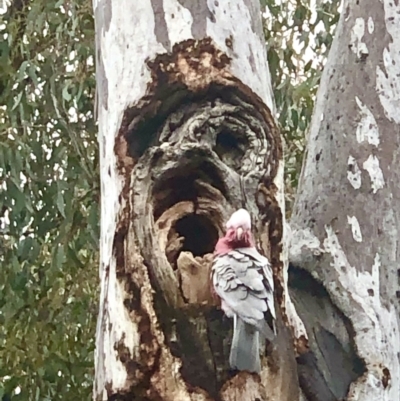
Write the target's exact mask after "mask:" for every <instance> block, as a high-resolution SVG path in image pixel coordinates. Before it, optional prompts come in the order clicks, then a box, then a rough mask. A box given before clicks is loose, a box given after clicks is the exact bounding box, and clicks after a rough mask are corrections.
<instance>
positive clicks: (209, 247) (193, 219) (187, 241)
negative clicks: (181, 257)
mask: <svg viewBox="0 0 400 401" xmlns="http://www.w3.org/2000/svg"><path fill="white" fill-rule="evenodd" d="M175 230H176V232H177V233H178V234H179V236H180V237H184V241H183V246H182V249H181V251H187V252H191V253H192V254H193V256H203V255H205V254H207V253H212V252H213V251H214V247H215V244H216V243H217V240H218V231H217V229H216V228H215V227H214V225H213V224H212V222H211V221H210V220H209V219H208V218H207V217H205V216H202V215H199V214H189V215H187V216H185V217H182V218H181V219H179V220H178V221H177V222H176V225H175Z"/></svg>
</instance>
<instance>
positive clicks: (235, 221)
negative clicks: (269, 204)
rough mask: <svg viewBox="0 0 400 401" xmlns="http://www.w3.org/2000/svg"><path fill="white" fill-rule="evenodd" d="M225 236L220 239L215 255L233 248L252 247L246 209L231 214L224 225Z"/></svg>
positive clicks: (248, 216)
mask: <svg viewBox="0 0 400 401" xmlns="http://www.w3.org/2000/svg"><path fill="white" fill-rule="evenodd" d="M226 229H227V231H226V234H225V236H224V237H222V238H220V239H219V241H218V242H217V245H216V247H215V253H216V254H217V255H221V254H224V253H227V252H230V251H231V250H232V249H235V248H247V247H252V246H254V242H253V237H252V235H251V217H250V214H249V212H248V211H247V210H246V209H239V210H237V211H236V212H234V213H233V214H232V216H231V217H230V219H229V220H228V222H227V223H226Z"/></svg>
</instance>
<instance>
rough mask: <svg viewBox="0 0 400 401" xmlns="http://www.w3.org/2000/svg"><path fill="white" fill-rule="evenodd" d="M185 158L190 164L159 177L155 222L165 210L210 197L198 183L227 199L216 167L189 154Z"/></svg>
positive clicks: (154, 195) (155, 199)
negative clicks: (177, 204) (214, 190)
mask: <svg viewBox="0 0 400 401" xmlns="http://www.w3.org/2000/svg"><path fill="white" fill-rule="evenodd" d="M185 157H186V158H188V159H190V162H187V163H183V165H182V167H181V168H179V169H177V170H170V171H168V172H166V173H165V174H163V175H162V176H160V177H157V180H156V182H155V185H154V188H153V199H154V201H153V210H154V220H157V219H158V218H159V217H160V216H161V215H162V214H163V213H164V212H165V210H167V209H169V208H170V207H171V206H172V205H174V204H175V203H178V202H182V201H192V202H193V203H196V201H197V199H198V198H199V197H210V194H209V193H208V192H207V191H205V190H204V189H203V188H201V187H199V186H198V185H197V183H196V181H201V182H203V183H206V184H208V185H211V186H212V187H213V188H215V189H217V190H218V191H220V192H221V194H223V195H225V196H226V197H227V195H228V193H227V191H226V189H225V184H224V182H223V180H222V178H221V177H220V174H219V173H218V171H217V170H216V169H215V167H214V166H213V165H212V164H211V163H209V162H206V161H203V162H200V163H199V162H198V161H197V158H198V157H203V155H200V156H196V154H192V153H190V152H188V153H187V154H185Z"/></svg>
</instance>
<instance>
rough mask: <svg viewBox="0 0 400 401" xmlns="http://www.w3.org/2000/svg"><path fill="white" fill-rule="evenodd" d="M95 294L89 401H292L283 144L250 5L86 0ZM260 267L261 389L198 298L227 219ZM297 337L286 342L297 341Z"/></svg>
mask: <svg viewBox="0 0 400 401" xmlns="http://www.w3.org/2000/svg"><path fill="white" fill-rule="evenodd" d="M94 10H95V19H96V37H97V83H98V108H99V110H98V115H99V120H98V122H99V131H100V132H99V141H100V152H101V188H102V206H101V209H102V214H101V266H100V277H101V295H100V310H99V318H98V326H97V350H96V366H95V369H96V379H95V385H94V399H95V400H122V399H123V400H133V399H135V400H141V399H143V400H144V399H146V400H171V401H172V400H175V401H178V400H179V401H184V400H213V399H218V400H232V401H233V400H244V399H245V400H256V399H259V400H267V399H276V400H278V399H279V400H281V401H285V400H288V401H293V400H296V399H298V397H299V395H298V392H299V389H298V380H297V371H296V361H295V350H294V346H296V347H297V346H298V343H296V344H294V343H293V336H292V332H291V330H290V329H289V328H288V327H287V326H290V325H292V326H295V330H296V333H297V331H301V329H302V326H301V323H300V322H298V320H296V314H295V313H294V308H293V306H292V304H291V303H290V300H289V298H288V296H287V291H286V288H287V283H286V277H287V272H286V271H285V268H286V266H285V252H284V249H283V245H282V237H283V227H284V224H283V218H284V205H283V190H282V183H283V177H282V175H283V168H282V146H281V139H280V136H279V133H278V131H277V128H276V125H275V121H274V118H273V101H272V92H271V86H270V78H269V73H268V68H267V60H266V51H265V43H264V36H263V31H262V26H261V20H260V10H259V6H258V0H232V1H205V0H204V1H191V0H188V1H186V0H164V1H163V2H162V1H160V0H140V1H127V0H118V1H116V0H114V1H113V0H95V1H94ZM239 207H245V208H247V209H248V210H249V211H250V212H251V214H252V217H253V224H254V234H255V237H256V240H257V245H258V247H259V249H261V251H262V252H263V253H264V254H266V255H267V256H268V257H269V258H270V260H271V262H272V265H273V268H274V280H275V286H276V305H277V309H278V322H277V327H278V329H277V330H278V340H277V341H276V343H274V344H273V345H270V346H269V347H267V349H266V351H265V357H264V358H263V371H262V373H261V380H260V378H259V377H258V375H250V374H247V373H246V372H241V373H239V374H237V375H234V376H232V375H231V374H230V372H229V369H228V355H229V346H230V340H231V335H232V332H231V322H230V321H229V320H228V319H226V318H224V317H223V313H222V312H221V310H220V309H219V307H218V306H217V305H215V304H214V302H213V300H212V297H211V295H210V288H209V287H210V286H209V267H210V261H211V258H212V251H213V248H214V245H215V243H216V241H217V238H218V236H219V235H221V234H222V233H223V230H224V222H225V221H226V220H227V218H228V217H229V215H230V213H232V212H233V211H234V210H235V209H237V208H239ZM297 337H300V334H299V333H297Z"/></svg>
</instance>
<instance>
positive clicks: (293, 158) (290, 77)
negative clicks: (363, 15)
mask: <svg viewBox="0 0 400 401" xmlns="http://www.w3.org/2000/svg"><path fill="white" fill-rule="evenodd" d="M340 3H341V0H332V1H327V2H323V1H317V6H315V1H311V0H287V1H279V0H261V5H262V6H263V7H266V16H265V19H264V27H265V29H264V32H265V37H266V41H267V47H268V62H269V68H270V72H271V79H272V86H273V90H274V96H275V103H276V107H277V111H278V121H279V124H280V128H281V132H282V134H283V137H284V140H285V145H286V146H285V155H286V157H285V175H286V186H285V191H286V204H287V208H288V210H289V212H290V209H291V207H292V204H293V200H294V194H295V191H296V188H297V183H298V178H299V174H300V170H301V165H302V160H303V154H304V147H305V138H306V133H307V129H308V126H309V123H310V120H311V114H312V111H313V107H314V100H315V96H316V91H317V88H318V84H319V80H320V77H321V73H322V69H323V65H324V63H325V60H326V57H327V55H328V51H329V48H330V45H331V43H332V39H333V33H334V30H335V27H336V24H337V22H338V19H339V13H338V7H339V6H340Z"/></svg>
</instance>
